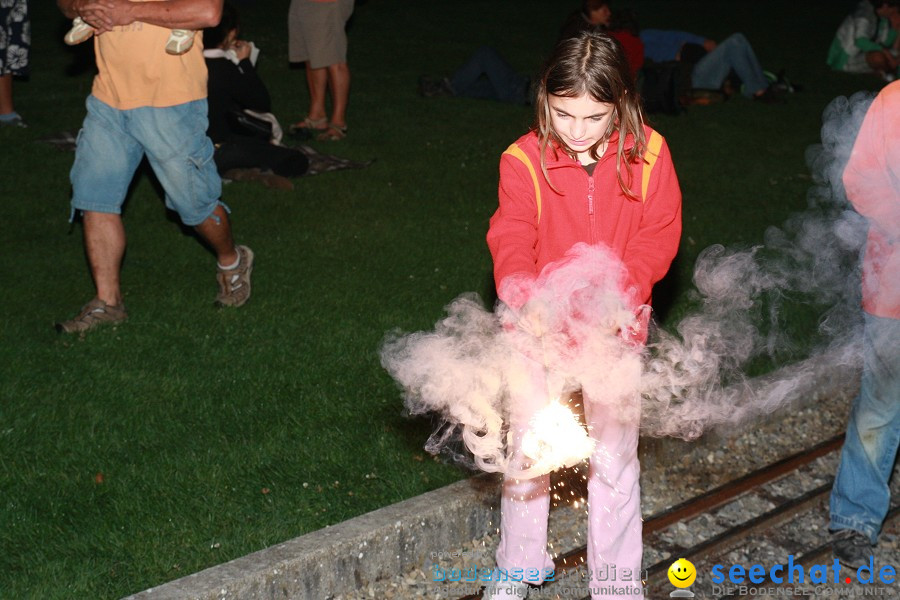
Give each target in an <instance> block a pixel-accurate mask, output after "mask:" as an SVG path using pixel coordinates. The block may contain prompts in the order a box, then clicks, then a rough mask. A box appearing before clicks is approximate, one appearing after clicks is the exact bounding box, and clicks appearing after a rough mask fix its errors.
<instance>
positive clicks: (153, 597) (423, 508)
mask: <svg viewBox="0 0 900 600" xmlns="http://www.w3.org/2000/svg"><path fill="white" fill-rule="evenodd" d="M499 495H500V479H499V476H496V475H478V476H475V477H470V478H469V479H465V480H463V481H458V482H456V483H453V484H450V485H448V486H445V487H443V488H440V489H437V490H433V491H431V492H428V493H426V494H422V495H421V496H417V497H415V498H410V499H409V500H404V501H402V502H398V503H396V504H392V505H390V506H386V507H384V508H380V509H378V510H375V511H372V512H370V513H366V514H364V515H360V516H358V517H355V518H353V519H350V520H348V521H344V522H342V523H338V524H336V525H333V526H331V527H325V528H324V529H319V530H317V531H313V532H310V533H308V534H306V535H303V536H300V537H298V538H295V539H292V540H289V541H287V542H284V543H281V544H277V545H275V546H271V547H269V548H266V549H264V550H260V551H258V552H254V553H252V554H248V555H247V556H243V557H241V558H237V559H235V560H232V561H229V562H227V563H223V564H221V565H217V566H214V567H210V568H209V569H205V570H203V571H200V572H199V573H194V574H193V575H188V576H186V577H182V578H181V579H176V580H174V581H170V582H169V583H166V584H163V585H160V586H157V587H154V588H150V589H148V590H145V591H143V592H140V593H137V594H134V595H132V596H128V598H127V599H126V600H175V599H178V600H226V599H239V600H250V599H253V600H269V599H275V598H278V599H284V598H291V599H292V600H307V599H309V600H323V599H324V598H330V597H332V596H334V595H336V594H341V593H347V592H351V591H353V590H355V589H357V588H358V587H359V586H361V585H364V584H366V583H368V582H372V581H376V580H378V579H382V578H385V577H389V576H392V575H397V574H399V573H405V572H407V571H409V570H410V569H412V568H413V567H415V566H417V565H418V566H424V565H425V561H426V559H427V558H428V557H429V556H431V553H432V552H453V551H456V550H457V549H459V548H462V547H468V546H469V545H470V544H471V541H472V540H473V539H475V538H478V537H482V536H483V535H485V534H486V533H487V532H488V531H489V530H490V529H491V528H494V529H496V525H492V523H497V522H498V517H499V507H500V502H499Z"/></svg>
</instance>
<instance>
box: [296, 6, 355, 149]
mask: <svg viewBox="0 0 900 600" xmlns="http://www.w3.org/2000/svg"><path fill="white" fill-rule="evenodd" d="M351 14H353V0H291V7H290V10H289V11H288V34H289V37H288V59H289V60H290V61H291V62H297V63H299V62H305V63H306V84H307V86H308V87H309V113H308V114H307V116H306V117H305V118H304V119H303V120H302V121H300V122H299V123H295V124H294V125H292V126H291V127H290V131H291V132H292V133H295V134H300V135H303V136H309V135H314V134H315V135H317V137H318V139H320V140H340V139H343V138H344V137H346V135H347V102H348V99H349V97H350V68H349V67H348V66H347V34H346V32H345V30H344V29H345V27H346V25H347V20H348V19H349V18H350V15H351ZM328 90H330V91H331V118H330V119H329V118H328V113H327V111H326V109H325V96H326V92H327V91H328Z"/></svg>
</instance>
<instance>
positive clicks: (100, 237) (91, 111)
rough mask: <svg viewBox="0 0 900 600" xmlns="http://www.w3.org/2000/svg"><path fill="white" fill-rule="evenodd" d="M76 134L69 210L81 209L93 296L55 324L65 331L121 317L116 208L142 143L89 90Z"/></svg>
mask: <svg viewBox="0 0 900 600" xmlns="http://www.w3.org/2000/svg"><path fill="white" fill-rule="evenodd" d="M87 110H88V112H87V116H86V117H85V120H84V125H83V126H82V130H81V134H80V135H79V137H78V147H77V148H76V150H75V162H74V164H73V165H72V172H71V175H70V180H71V182H72V192H73V193H72V215H73V217H74V215H75V213H76V212H79V211H80V212H81V213H82V214H83V215H84V222H83V227H84V248H85V253H86V254H87V259H88V267H89V269H90V272H91V277H92V278H93V280H94V286H95V288H96V292H97V293H96V296H95V297H94V298H93V299H92V300H90V301H89V302H88V303H87V304H85V305H84V306H83V307H82V310H81V312H80V313H79V314H78V315H77V316H76V317H75V318H73V319H70V320H68V321H63V322H61V323H58V324H57V329H58V330H59V331H62V332H66V333H83V332H86V331H89V330H91V329H93V328H94V327H96V326H97V325H101V324H103V323H118V322H120V321H124V320H125V319H126V317H127V315H126V313H125V307H124V303H123V298H122V291H121V288H120V269H121V266H122V258H123V256H124V254H125V228H124V226H123V224H122V218H121V216H120V214H119V211H120V210H121V207H122V202H123V200H124V198H125V194H126V192H127V191H128V184H129V183H130V182H131V179H132V177H133V176H134V171H135V169H136V168H137V166H138V164H139V163H140V161H141V158H142V157H143V154H144V152H143V149H142V147H141V145H140V144H139V143H138V142H137V140H135V139H134V138H133V137H132V136H131V135H129V134H128V132H127V131H126V130H125V129H124V126H123V112H122V111H118V110H116V109H113V108H112V107H110V106H107V105H106V104H104V103H102V102H100V101H99V100H97V99H96V98H94V97H93V96H90V97H88V99H87Z"/></svg>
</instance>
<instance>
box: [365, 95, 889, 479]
mask: <svg viewBox="0 0 900 600" xmlns="http://www.w3.org/2000/svg"><path fill="white" fill-rule="evenodd" d="M870 102H871V96H870V95H862V94H858V95H856V96H854V97H852V98H850V99H847V98H839V99H837V100H835V101H834V102H832V103H831V104H830V105H829V107H828V108H827V109H826V111H825V115H824V125H823V128H822V144H821V145H818V146H815V147H813V148H810V149H809V151H808V152H807V162H808V164H809V166H810V170H811V172H812V174H813V178H814V186H813V188H812V189H811V190H810V193H809V197H808V201H809V208H808V210H807V211H805V212H804V213H802V214H797V215H795V216H793V217H792V218H790V219H789V220H788V221H787V222H786V223H784V224H783V225H782V226H781V227H780V228H775V227H772V228H770V229H769V230H768V231H766V233H765V236H764V239H763V242H762V243H761V244H759V245H757V246H754V247H751V248H743V249H729V248H725V247H724V246H721V245H715V246H711V247H709V248H707V249H705V250H704V251H703V252H702V253H701V254H700V256H699V257H698V259H697V262H696V265H695V270H694V283H695V285H696V291H695V292H694V300H695V302H694V304H695V309H693V310H692V311H691V312H690V314H688V315H687V316H685V317H684V318H682V319H681V321H680V322H678V323H677V324H676V325H675V326H674V328H673V330H672V331H665V330H659V332H658V334H657V335H656V336H654V338H652V339H651V340H650V342H649V343H648V345H647V346H646V347H641V346H639V345H636V344H634V343H632V342H631V341H629V336H628V335H622V332H626V333H627V332H629V331H631V330H633V328H634V327H635V323H636V317H635V313H634V311H633V310H632V308H631V307H630V306H629V304H628V302H627V300H626V299H627V298H628V297H629V294H628V292H629V290H626V289H624V287H625V281H626V276H625V275H626V273H625V269H624V266H623V265H622V264H621V262H620V261H619V260H618V259H617V258H616V257H615V256H614V255H613V253H612V252H611V251H610V250H608V249H607V248H604V247H602V246H594V247H588V246H586V245H576V246H575V247H573V248H572V250H571V251H570V252H569V253H568V254H567V256H566V257H565V258H564V259H563V260H562V261H560V262H558V263H556V264H554V265H550V266H548V268H547V269H545V271H544V272H543V273H541V274H540V276H539V277H538V278H537V279H536V280H535V281H527V280H525V281H520V282H515V283H514V285H516V286H518V287H519V288H521V289H522V291H524V292H525V293H526V295H527V297H528V298H529V300H528V302H527V303H526V304H525V305H524V306H523V307H522V308H521V309H519V310H513V309H511V308H509V307H508V306H506V305H504V304H502V303H500V304H498V306H497V307H496V310H495V312H490V311H488V310H486V309H485V308H484V307H483V305H482V303H481V302H480V300H479V299H478V297H477V296H476V295H474V294H467V295H464V296H461V297H460V298H457V299H456V300H455V301H453V302H452V303H451V304H450V305H449V306H447V308H446V310H447V314H448V316H447V317H446V318H445V319H443V320H442V321H440V322H439V323H438V324H437V325H436V327H435V329H434V331H431V332H419V333H413V334H408V335H404V334H401V333H399V332H394V333H392V334H389V335H388V336H387V338H386V339H385V342H384V344H383V346H382V348H381V358H382V364H383V365H384V367H385V368H386V369H387V370H388V372H389V373H390V374H391V375H392V376H393V377H394V378H395V379H396V380H397V381H398V383H399V384H400V385H401V387H402V388H403V390H404V392H405V403H406V407H407V409H408V410H409V412H410V413H411V414H414V415H415V414H423V413H437V414H438V415H440V417H441V418H442V419H443V421H444V423H445V425H444V426H442V427H441V428H439V429H438V431H437V432H436V433H435V434H434V435H432V437H431V438H430V439H429V441H428V444H427V445H426V449H427V450H429V451H430V452H433V453H437V452H439V451H441V450H442V449H443V450H446V449H448V448H451V449H452V447H453V444H452V442H454V441H456V440H458V438H459V434H461V437H462V440H463V441H464V442H465V446H466V448H467V450H468V451H469V452H471V455H472V456H473V457H474V465H475V466H477V467H478V468H480V469H482V470H486V471H501V472H507V471H508V470H509V468H510V466H509V462H508V460H507V454H506V451H507V439H506V437H507V433H506V431H507V430H506V427H507V425H505V424H506V423H507V422H508V417H509V406H508V405H507V404H508V397H509V385H510V382H511V381H513V380H514V379H515V377H517V374H516V373H515V372H514V369H515V365H516V364H517V363H519V362H521V361H520V360H517V356H518V355H525V356H527V357H530V358H531V359H532V360H534V361H536V362H537V363H539V364H542V365H543V366H544V368H545V371H546V373H547V395H548V399H551V398H556V397H559V396H560V395H563V394H565V393H566V392H569V391H572V390H575V389H581V390H582V391H583V395H584V397H585V399H586V400H588V401H591V402H593V403H595V404H598V403H599V404H602V405H603V406H602V408H603V410H608V411H614V414H615V415H616V417H617V418H618V419H619V420H622V421H625V422H635V423H637V422H638V421H640V424H641V428H642V431H643V433H644V434H646V435H654V436H675V437H680V438H684V439H693V438H696V437H697V436H699V435H701V434H702V433H703V432H704V431H707V430H710V429H712V428H717V427H726V428H732V427H734V426H738V425H741V424H745V423H747V422H748V421H749V420H751V419H753V418H756V417H759V416H761V415H764V414H768V413H770V412H772V411H774V410H776V409H778V408H781V407H784V406H786V405H788V404H789V403H791V402H794V401H796V400H797V395H798V390H803V389H808V388H809V385H810V384H811V382H813V381H814V380H815V378H816V377H817V376H818V374H820V373H822V372H823V370H824V371H827V370H828V369H830V368H832V367H834V366H836V365H849V366H856V365H857V364H858V363H859V360H860V359H859V351H858V345H857V337H858V333H859V325H860V323H861V317H860V309H859V289H860V277H859V258H860V250H861V248H862V247H863V245H864V243H865V238H866V227H867V224H866V221H865V219H863V218H862V217H860V216H859V215H858V214H857V213H856V212H854V211H853V210H852V208H851V207H850V205H849V204H848V203H847V202H846V199H845V197H844V194H843V187H842V185H841V173H842V171H843V168H844V165H845V164H846V160H847V158H848V157H849V154H850V149H851V148H852V144H853V141H854V139H855V135H856V132H857V131H858V129H859V126H860V123H861V122H862V118H863V116H864V115H865V111H866V109H867V107H868V105H869V103H870ZM506 284H507V282H504V285H506ZM798 302H800V303H806V304H808V305H809V306H810V307H811V308H810V310H812V309H817V310H818V313H817V314H818V320H817V324H816V326H815V329H816V332H815V336H814V337H816V339H817V343H816V344H815V345H814V347H811V348H800V347H798V346H797V345H796V344H795V343H794V342H793V335H792V332H791V330H790V329H789V328H788V327H787V326H786V323H785V317H784V315H783V312H782V311H783V309H784V307H785V306H786V304H788V303H798ZM807 337H808V336H807ZM761 359H764V360H767V361H769V362H770V363H771V364H773V365H775V366H776V367H780V368H778V369H774V370H772V371H771V372H770V373H769V374H768V375H765V376H763V377H751V376H749V375H748V368H750V367H752V366H753V364H754V361H757V362H758V361H760V360H761ZM637 399H640V402H637ZM458 456H459V455H458ZM550 468H552V467H548V468H547V469H546V470H549V469H550Z"/></svg>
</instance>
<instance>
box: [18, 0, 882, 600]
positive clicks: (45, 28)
mask: <svg viewBox="0 0 900 600" xmlns="http://www.w3.org/2000/svg"><path fill="white" fill-rule="evenodd" d="M31 4H32V6H31V8H32V10H33V15H32V22H33V30H34V45H33V48H32V56H31V61H32V76H31V79H30V81H28V82H17V83H16V85H15V96H16V102H17V109H18V110H19V112H20V113H21V114H22V115H23V116H24V117H25V118H26V119H27V121H28V122H29V124H30V125H31V127H30V128H29V129H27V130H18V129H17V130H10V129H0V144H2V146H3V148H4V152H3V158H2V161H0V182H2V189H3V194H2V197H3V204H4V208H5V211H4V218H3V219H2V221H0V234H2V235H0V239H2V240H3V247H4V252H3V256H4V261H3V262H4V265H5V267H4V270H3V273H4V275H5V277H4V288H5V290H4V294H3V296H4V297H5V298H6V305H5V311H4V312H5V317H4V319H3V322H2V330H0V339H2V345H0V365H2V366H0V525H2V527H0V598H4V599H5V598H16V599H18V598H41V599H51V598H115V597H119V596H122V595H125V594H128V593H132V592H136V591H139V590H141V589H144V588H147V587H149V586H152V585H156V584H160V583H162V582H164V581H167V580H170V579H173V578H176V577H180V576H182V575H186V574H188V573H191V572H194V571H197V570H199V569H202V568H205V567H208V566H211V565H214V564H217V563H220V562H223V561H226V560H229V559H232V558H235V557H237V556H241V555H243V554H246V553H248V552H252V551H254V550H258V549H261V548H263V547H265V546H268V545H271V544H274V543H277V542H280V541H283V540H286V539H289V538H292V537H295V536H298V535H301V534H303V533H306V532H309V531H312V530H315V529H317V528H320V527H323V526H325V525H328V524H332V523H336V522H339V521H341V520H344V519H347V518H350V517H353V516H356V515H359V514H362V513H365V512H367V511H370V510H373V509H376V508H378V507H381V506H384V505H386V504H389V503H393V502H396V501H399V500H402V499H405V498H408V497H411V496H414V495H416V494H420V493H423V492H425V491H428V490H431V489H434V488H436V487H439V486H442V485H445V484H447V483H449V482H451V481H454V480H456V479H458V478H460V477H464V476H466V473H465V472H462V471H460V470H458V469H457V468H455V467H453V466H450V465H446V464H443V463H441V462H438V461H435V460H432V459H431V458H430V457H428V456H427V455H425V453H424V452H423V451H422V450H421V445H422V444H423V442H424V440H425V439H426V437H427V435H428V433H429V430H430V424H429V423H428V422H427V421H425V420H409V419H406V418H405V417H404V416H403V414H402V403H401V398H400V393H399V391H398V390H397V388H396V386H395V385H394V383H393V382H392V381H391V380H390V378H389V377H388V376H387V375H386V373H384V372H383V370H382V369H381V367H380V366H379V360H378V355H377V350H378V346H379V342H380V340H381V339H382V337H383V336H384V334H385V332H386V331H388V330H390V329H392V328H395V327H397V328H401V329H403V330H417V329H427V328H430V327H431V325H432V324H433V323H434V322H435V321H436V320H437V319H439V318H440V317H441V316H442V314H443V313H442V307H443V306H444V305H445V304H447V303H448V302H449V301H451V300H452V299H453V298H455V297H456V296H457V295H459V294H461V293H463V292H467V291H477V292H479V293H481V294H482V295H483V296H484V297H486V298H489V297H491V293H492V283H491V275H490V256H489V254H488V252H487V249H486V246H485V244H484V234H485V232H486V228H487V220H488V218H489V216H490V215H491V213H492V212H493V210H494V207H495V204H496V185H497V162H498V158H499V155H500V153H501V152H502V151H503V150H504V149H505V148H506V146H507V145H508V144H509V143H510V142H511V141H512V140H514V139H515V138H516V137H518V136H519V135H520V134H521V133H523V132H524V131H525V129H526V127H527V126H528V124H529V122H530V120H531V113H530V111H529V110H528V109H526V108H521V107H511V106H505V105H501V104H496V103H490V102H479V101H468V100H461V99H450V98H440V99H433V100H424V99H422V98H419V97H418V96H417V95H416V80H417V77H418V76H419V75H421V74H425V73H428V74H433V75H441V74H445V73H448V72H449V71H451V70H452V69H453V68H454V67H455V66H457V65H459V64H460V63H461V62H462V61H463V60H464V59H465V58H466V56H467V55H468V53H469V52H470V51H472V50H473V49H474V48H475V47H477V46H478V45H480V44H491V45H493V46H495V47H496V48H498V49H500V50H501V52H502V53H503V54H504V55H505V56H507V57H508V59H509V61H510V62H511V63H512V64H513V65H514V66H515V67H516V68H518V69H520V70H522V71H523V72H534V71H535V70H536V69H537V68H538V66H539V64H540V61H541V57H542V56H544V55H545V54H546V53H547V52H548V51H549V49H550V47H551V46H552V43H553V41H554V38H555V35H556V32H557V27H558V24H560V23H561V22H562V20H563V18H564V17H565V15H566V14H567V13H568V12H569V10H571V9H572V8H573V7H574V6H575V5H576V4H577V3H576V2H571V3H568V2H557V1H551V0H546V1H538V0H524V1H520V2H515V3H514V2H512V1H511V0H502V1H501V0H495V1H488V0H478V1H476V0H456V1H454V2H447V3H432V2H424V1H422V0H369V1H368V2H366V3H364V4H361V5H359V6H358V7H357V10H356V15H355V17H354V19H353V21H352V26H351V29H350V64H351V69H352V74H353V83H352V86H353V87H352V97H351V108H350V113H349V124H350V134H349V137H348V138H347V139H346V140H345V141H344V142H341V143H334V144H324V143H323V144H319V145H318V147H319V148H320V149H323V150H326V151H332V152H334V153H338V154H340V155H343V156H347V157H349V158H354V159H370V158H375V159H377V160H376V162H375V163H374V164H373V165H372V166H371V167H370V168H368V169H367V170H365V171H356V172H341V173H330V174H324V175H321V176H317V177H314V178H310V179H305V180H299V181H298V182H297V189H296V190H295V191H294V192H272V191H268V190H266V189H264V188H261V187H257V186H254V185H253V184H232V185H229V186H228V187H227V188H226V190H225V195H224V199H225V201H226V202H227V203H228V204H229V205H230V206H231V208H232V209H233V215H234V228H235V232H236V235H237V238H238V240H239V241H240V242H242V243H245V244H248V245H249V246H251V247H252V248H253V250H254V251H255V253H256V254H257V266H256V270H255V272H254V296H253V299H252V300H251V301H250V303H249V304H248V305H247V306H246V307H244V308H241V309H239V310H216V309H214V308H213V307H212V300H213V297H214V294H215V279H214V261H213V258H212V256H211V255H210V254H209V253H208V252H207V251H206V250H205V249H204V248H203V247H202V246H200V245H199V244H198V243H197V242H196V240H195V239H193V238H192V236H191V235H189V234H188V233H186V231H185V230H183V229H182V228H180V227H179V226H178V225H177V219H173V217H172V215H170V214H167V212H166V210H165V208H164V206H163V204H162V201H161V199H160V197H159V194H158V192H157V190H156V188H155V187H154V186H153V185H152V183H151V180H150V179H149V178H148V177H147V176H146V175H145V176H142V177H141V178H140V179H139V180H138V182H137V184H136V185H135V187H134V190H133V194H132V195H131V198H130V200H129V202H128V205H127V210H126V215H125V223H126V228H127V231H128V234H129V249H128V253H127V256H126V259H125V264H124V268H123V282H124V283H123V289H124V293H125V302H126V304H127V306H128V310H129V313H130V315H131V318H130V320H129V321H128V322H127V323H126V324H124V325H122V326H119V327H116V328H110V329H106V330H102V331H97V332H95V333H92V334H90V335H89V336H87V337H86V338H85V339H79V338H77V337H60V336H58V335H57V334H56V333H55V332H54V330H53V328H52V324H53V323H54V322H55V321H56V320H59V319H61V318H65V317H69V316H71V315H72V314H74V312H75V311H77V309H78V307H79V306H81V304H83V303H84V302H86V301H87V300H88V299H89V298H90V297H91V295H92V285H91V281H90V278H89V276H88V273H87V269H86V266H85V262H84V256H83V252H82V249H81V242H82V240H81V228H80V226H79V225H77V224H76V225H74V226H70V225H69V224H68V223H67V217H68V213H69V208H68V202H69V183H68V170H69V167H70V166H71V161H72V155H71V154H67V153H63V152H59V151H57V150H55V149H53V148H51V147H50V146H47V145H45V144H42V143H38V142H36V141H35V140H36V138H38V137H41V136H44V135H48V134H50V133H53V132H56V131H59V130H63V129H77V128H78V126H79V125H80V122H81V119H82V118H83V115H84V108H83V106H84V97H85V96H86V94H87V93H88V91H89V89H90V82H91V77H92V72H91V70H90V69H89V68H87V69H85V68H78V67H77V65H78V64H79V62H83V61H84V60H85V59H86V58H87V59H89V58H90V55H89V53H86V52H85V50H86V48H77V49H75V50H70V49H67V48H66V47H65V46H63V44H62V42H61V37H62V34H63V32H64V31H65V28H66V26H67V23H66V20H65V19H64V18H62V16H61V15H59V14H58V12H57V11H56V9H55V7H54V6H53V5H52V3H37V2H33V3H31ZM852 4H853V3H852V2H847V3H841V2H835V3H819V2H810V1H807V0H803V1H800V2H793V3H784V2H781V1H776V0H762V1H759V0H757V1H750V0H740V1H738V0H735V1H733V2H716V1H712V0H704V1H700V0H686V1H683V2H677V3H676V2H671V1H669V0H666V1H664V0H646V1H638V0H634V1H631V2H625V1H624V0H622V2H621V3H620V5H627V6H631V7H633V8H635V9H636V10H637V11H638V14H639V16H640V17H641V22H642V25H643V26H646V27H667V28H682V29H689V30H693V31H697V32H699V33H704V34H706V35H708V36H710V37H714V38H720V39H721V38H723V37H724V36H726V35H727V34H729V33H731V32H733V31H738V30H739V31H742V32H743V33H744V34H746V35H747V37H748V38H749V39H750V41H751V42H752V43H753V45H754V46H755V47H756V49H757V50H758V53H759V55H760V58H761V60H762V62H763V64H764V65H765V66H766V67H767V68H771V69H773V70H774V69H778V68H781V67H785V68H787V70H788V74H789V75H790V76H791V77H792V78H793V79H794V80H795V81H798V82H800V83H802V84H804V86H805V89H804V91H803V92H802V93H800V94H796V95H794V96H793V97H791V98H790V99H789V101H788V103H787V104H785V105H782V106H762V105H757V104H754V103H753V102H750V101H747V100H744V99H743V98H736V99H733V100H731V101H729V102H727V103H724V104H722V105H718V106H712V107H707V108H695V109H692V110H690V111H689V112H687V113H686V114H683V115H680V116H678V117H659V118H655V119H653V123H654V125H655V126H656V127H657V128H658V129H659V130H660V131H661V132H662V133H663V134H664V135H665V136H666V137H667V139H668V140H669V144H670V146H671V148H672V153H673V155H674V160H675V164H676V167H677V170H678V173H679V176H680V179H681V183H682V187H683V191H684V215H685V230H684V238H683V239H684V242H683V245H682V249H681V252H680V254H679V257H678V259H677V261H676V264H675V266H674V268H673V271H672V273H671V276H670V277H669V278H668V279H667V280H666V282H665V284H664V286H663V290H664V293H660V294H658V297H659V302H660V303H661V306H660V308H661V309H662V314H663V315H664V316H666V315H668V320H669V321H671V320H672V319H674V318H675V317H676V316H678V315H680V314H682V313H683V312H684V310H685V307H686V306H687V305H688V301H687V300H686V297H685V292H686V291H687V290H688V289H689V288H690V277H691V269H692V265H693V262H694V259H695V257H696V256H697V253H698V252H699V251H700V250H701V249H703V248H704V247H706V246H708V245H709V244H712V243H724V244H727V245H731V244H752V243H755V242H758V241H760V239H761V236H762V234H763V232H764V230H765V229H766V227H768V226H769V225H773V224H775V225H777V224H779V223H781V222H782V221H783V220H784V218H785V217H786V216H787V215H788V214H790V213H791V212H793V211H797V210H802V209H803V208H805V206H806V190H807V188H808V187H809V185H810V180H809V177H808V172H807V169H806V166H805V164H804V150H805V148H806V147H807V146H808V145H809V144H812V143H815V142H816V141H817V140H818V136H819V127H820V124H821V114H822V110H823V108H824V107H825V106H826V104H827V103H828V102H829V101H830V100H831V99H832V98H834V97H835V96H837V95H841V94H849V93H852V92H853V91H856V90H858V89H863V88H867V89H875V88H877V87H878V81H877V80H875V79H874V78H872V79H869V78H865V77H862V78H860V77H850V76H845V75H840V74H833V73H829V72H828V71H827V70H826V69H825V67H824V64H823V62H824V57H825V54H826V51H827V47H828V43H829V42H830V38H831V35H832V33H833V31H834V29H835V28H836V26H837V24H838V22H839V21H840V19H841V17H842V15H843V13H844V12H845V10H849V9H850V8H851V7H852ZM287 6H288V1H287V0H278V1H271V0H265V1H264V0H259V1H257V2H244V3H243V4H242V5H241V8H242V12H243V17H244V31H245V34H246V37H247V38H248V39H252V40H255V41H256V42H257V45H259V46H260V47H261V48H262V50H263V55H262V58H261V64H260V70H261V72H262V76H263V78H264V79H265V80H266V81H267V82H268V83H269V86H270V88H271V91H272V94H273V98H274V102H275V112H276V113H277V114H278V115H280V116H281V118H282V120H283V122H285V123H287V122H290V121H292V120H296V119H299V118H300V117H302V116H303V114H304V107H305V106H306V92H305V84H304V78H303V72H302V71H301V70H292V69H289V68H288V65H287V62H286V54H287V48H286V19H285V17H286V13H287ZM160 52H162V49H160Z"/></svg>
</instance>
